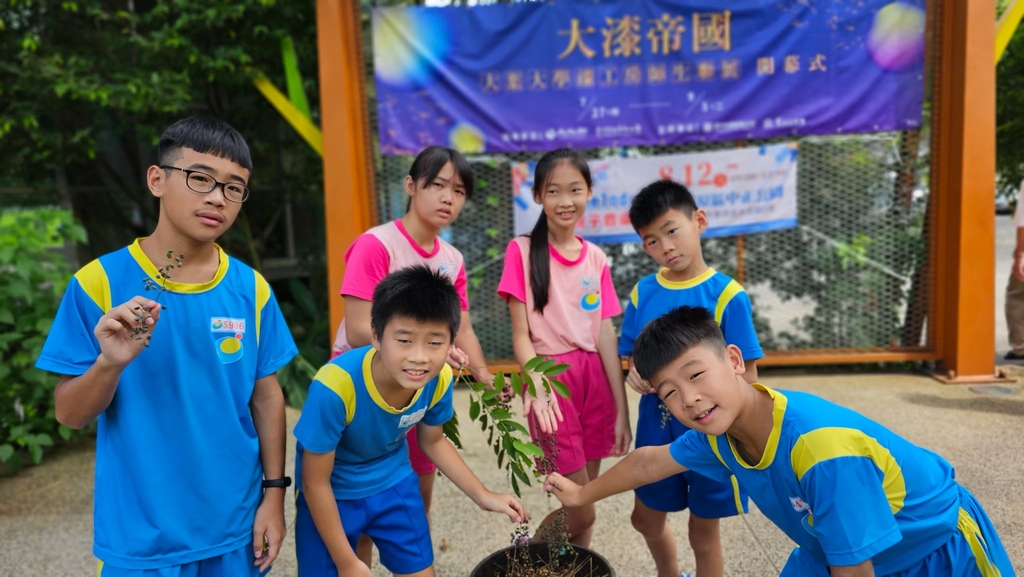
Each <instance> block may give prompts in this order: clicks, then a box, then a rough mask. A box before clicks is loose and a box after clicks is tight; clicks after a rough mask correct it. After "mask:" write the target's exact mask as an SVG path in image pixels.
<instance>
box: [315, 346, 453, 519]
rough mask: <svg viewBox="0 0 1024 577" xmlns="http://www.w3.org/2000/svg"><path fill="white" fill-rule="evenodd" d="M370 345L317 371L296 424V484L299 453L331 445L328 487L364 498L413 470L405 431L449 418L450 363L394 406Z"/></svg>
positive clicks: (346, 497)
mask: <svg viewBox="0 0 1024 577" xmlns="http://www.w3.org/2000/svg"><path fill="white" fill-rule="evenodd" d="M376 352H377V351H376V349H374V348H373V347H362V348H359V349H353V350H351V351H348V352H346V353H344V354H342V355H339V356H337V357H335V358H334V359H332V360H331V361H330V362H329V363H327V364H326V365H324V366H323V368H321V369H320V371H319V372H318V373H317V374H316V378H315V379H314V380H313V383H312V384H311V385H310V386H309V397H308V398H307V399H306V404H305V405H303V407H302V416H301V417H299V422H298V423H296V425H295V439H296V440H297V443H296V445H297V446H296V452H295V484H296V487H298V488H300V489H301V487H302V453H303V452H304V451H310V452H313V453H321V454H322V453H329V452H331V451H334V471H333V472H332V473H331V487H332V488H333V489H334V498H335V499H338V500H343V501H347V500H353V499H362V498H363V497H368V496H370V495H376V494H377V493H380V492H381V491H386V490H387V489H390V488H391V487H394V486H395V485H396V484H398V482H399V481H401V480H402V479H404V478H405V477H407V476H409V475H410V474H412V465H411V464H410V463H409V448H408V446H407V445H406V442H405V435H406V434H407V433H408V432H409V430H410V429H412V428H413V427H414V426H416V424H417V423H419V422H423V423H426V424H427V425H430V426H434V427H437V426H441V425H443V424H445V423H446V422H448V420H449V419H451V418H452V412H453V408H452V369H451V367H449V366H448V365H447V364H446V365H444V368H443V369H441V373H440V374H439V375H438V376H436V377H434V378H433V379H431V380H430V381H429V382H427V384H426V385H424V386H423V387H422V388H420V389H418V390H417V391H416V393H415V394H414V395H413V397H412V400H411V401H409V405H408V406H406V407H405V408H403V409H396V408H394V407H392V406H390V405H388V404H387V403H386V402H385V401H384V398H383V397H381V394H380V392H379V391H378V390H377V385H375V384H374V382H373V375H372V373H371V372H370V363H371V362H372V361H373V356H374V355H375V354H376Z"/></svg>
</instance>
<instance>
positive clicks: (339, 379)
mask: <svg viewBox="0 0 1024 577" xmlns="http://www.w3.org/2000/svg"><path fill="white" fill-rule="evenodd" d="M313 380H314V381H320V383H321V384H322V385H323V386H325V387H327V388H328V389H330V390H332V391H334V392H335V394H337V395H338V396H339V397H341V401H342V402H343V403H345V424H346V425H348V424H350V423H351V422H352V419H354V418H355V416H356V386H355V383H353V382H352V376H351V375H349V374H348V373H347V372H345V369H343V368H341V367H339V366H338V365H335V364H333V363H328V364H326V365H324V366H323V367H321V368H320V370H319V371H317V373H316V376H315V377H313Z"/></svg>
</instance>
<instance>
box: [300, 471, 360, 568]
mask: <svg viewBox="0 0 1024 577" xmlns="http://www.w3.org/2000/svg"><path fill="white" fill-rule="evenodd" d="M333 470H334V451H331V452H330V453H310V452H309V451H305V452H303V454H302V494H303V495H305V497H306V504H307V505H309V513H310V515H312V516H313V524H314V525H316V530H317V532H318V533H320V538H321V539H322V540H323V542H324V545H325V546H326V547H327V552H328V553H330V555H331V560H333V561H334V565H335V567H337V569H338V574H339V575H344V576H345V577H349V576H353V577H371V575H372V573H371V572H370V568H369V567H367V566H366V564H364V563H363V562H362V561H360V560H359V558H358V557H356V552H355V551H353V550H352V546H351V545H350V544H349V542H348V538H347V537H346V536H345V529H344V527H343V526H342V524H341V515H339V514H338V503H337V501H335V499H334V491H333V490H332V489H331V471H333Z"/></svg>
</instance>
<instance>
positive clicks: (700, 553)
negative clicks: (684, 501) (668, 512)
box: [690, 511, 725, 577]
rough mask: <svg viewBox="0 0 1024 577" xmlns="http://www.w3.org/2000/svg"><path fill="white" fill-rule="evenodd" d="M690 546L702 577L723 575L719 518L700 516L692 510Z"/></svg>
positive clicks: (723, 566) (698, 573)
mask: <svg viewBox="0 0 1024 577" xmlns="http://www.w3.org/2000/svg"><path fill="white" fill-rule="evenodd" d="M690 548H691V549H693V559H694V562H695V564H696V565H697V575H699V576H700V577H722V575H723V573H724V572H725V565H724V562H723V561H722V538H721V535H720V533H719V523H718V519H705V518H703V517H698V516H696V515H694V514H693V511H690Z"/></svg>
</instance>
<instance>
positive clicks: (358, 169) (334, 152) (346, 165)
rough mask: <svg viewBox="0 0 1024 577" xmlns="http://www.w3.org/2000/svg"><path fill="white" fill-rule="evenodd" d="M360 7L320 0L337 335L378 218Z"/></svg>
mask: <svg viewBox="0 0 1024 577" xmlns="http://www.w3.org/2000/svg"><path fill="white" fill-rule="evenodd" d="M358 10H359V3H358V2H351V1H350V0H317V2H316V19H317V46H318V51H319V55H320V116H321V118H320V126H321V130H322V131H323V141H324V154H323V158H324V213H325V215H324V217H325V220H326V228H327V284H328V286H327V290H328V291H329V294H330V308H331V331H332V332H331V336H332V338H333V335H334V332H333V331H335V330H337V327H338V325H339V324H340V323H341V319H342V318H343V317H344V316H345V303H344V301H343V300H342V298H341V296H340V295H339V293H338V290H339V289H340V288H341V279H342V277H344V276H345V261H344V255H345V250H346V249H348V247H349V245H351V244H352V242H353V241H354V240H355V239H356V238H357V237H358V236H359V235H360V234H362V233H363V232H365V231H366V230H367V229H368V228H370V226H371V225H372V224H373V221H374V218H373V215H374V207H373V206H372V199H373V190H374V189H373V166H372V164H371V162H370V149H369V146H368V144H369V122H368V120H367V115H366V90H365V87H364V86H363V84H364V75H365V74H366V72H365V70H366V68H365V65H364V63H363V51H362V42H363V41H362V33H361V29H360V22H359V13H358ZM990 204H991V203H990Z"/></svg>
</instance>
